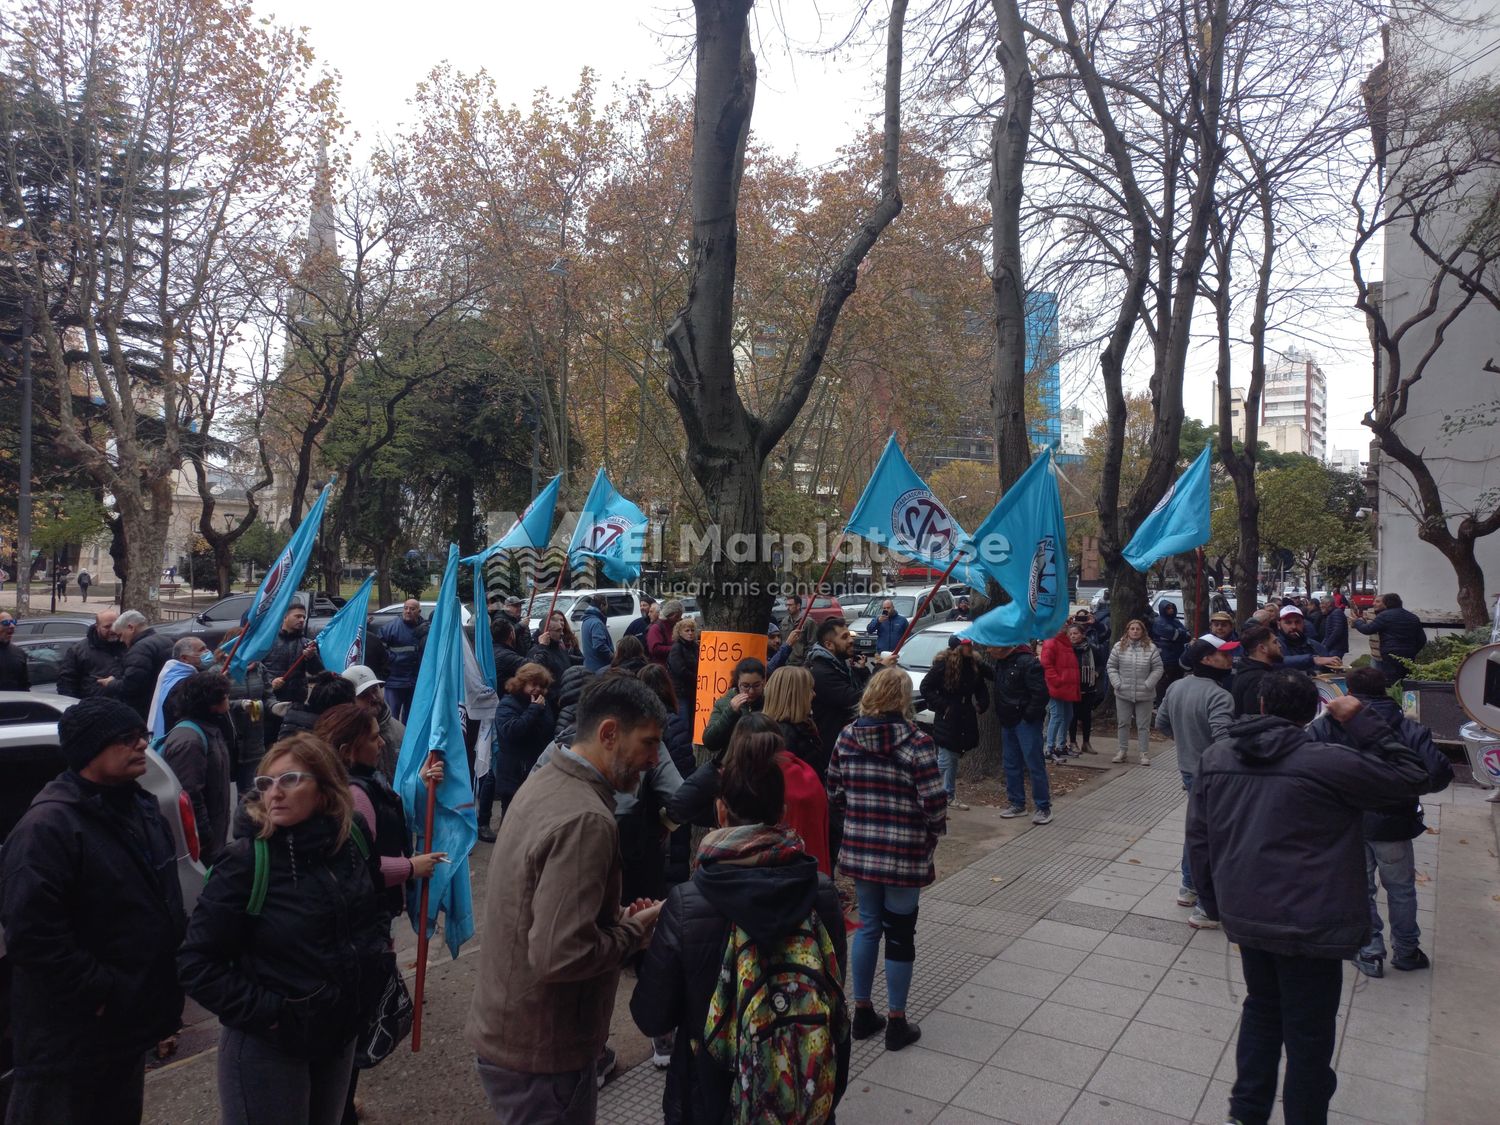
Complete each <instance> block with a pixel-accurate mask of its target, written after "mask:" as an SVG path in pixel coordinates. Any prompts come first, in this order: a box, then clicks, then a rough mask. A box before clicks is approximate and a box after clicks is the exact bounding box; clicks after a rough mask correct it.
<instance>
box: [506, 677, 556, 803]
mask: <svg viewBox="0 0 1500 1125" xmlns="http://www.w3.org/2000/svg"><path fill="white" fill-rule="evenodd" d="M556 729H557V716H556V715H555V714H554V713H553V710H552V707H551V705H550V704H548V703H547V702H545V701H543V702H541V703H532V702H531V696H529V695H527V694H526V693H525V692H512V693H510V694H508V695H502V696H501V697H500V706H499V708H498V710H496V712H495V748H496V751H497V753H496V755H495V765H494V771H495V792H496V793H498V794H500V795H501V796H502V797H503V798H504V799H505V800H506V801H507V802H508V801H509V800H510V798H511V797H513V796H515V793H516V790H518V789H520V788H521V783H522V782H523V781H525V780H526V775H527V774H529V773H530V772H531V767H532V766H534V765H536V760H537V759H538V758H540V757H541V756H542V751H543V750H545V749H546V748H547V743H549V742H551V741H552V734H553V732H554V731H555V730H556Z"/></svg>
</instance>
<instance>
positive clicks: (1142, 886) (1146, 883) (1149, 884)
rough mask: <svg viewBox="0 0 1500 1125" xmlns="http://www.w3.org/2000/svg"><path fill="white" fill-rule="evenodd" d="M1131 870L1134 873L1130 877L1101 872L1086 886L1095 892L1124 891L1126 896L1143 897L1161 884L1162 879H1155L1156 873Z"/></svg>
mask: <svg viewBox="0 0 1500 1125" xmlns="http://www.w3.org/2000/svg"><path fill="white" fill-rule="evenodd" d="M1129 870H1130V871H1131V872H1132V874H1130V875H1116V874H1114V873H1113V872H1107V871H1101V872H1099V874H1097V875H1095V876H1094V877H1093V878H1092V879H1090V880H1089V881H1088V882H1087V883H1085V884H1084V886H1085V887H1088V888H1089V889H1090V890H1095V891H1123V892H1125V893H1126V894H1135V895H1143V894H1146V893H1147V892H1149V891H1153V890H1155V889H1156V888H1157V886H1159V885H1160V883H1161V880H1160V879H1157V878H1154V877H1153V876H1154V873H1147V872H1143V871H1139V870H1137V869H1136V868H1134V867H1131V868H1130V869H1129Z"/></svg>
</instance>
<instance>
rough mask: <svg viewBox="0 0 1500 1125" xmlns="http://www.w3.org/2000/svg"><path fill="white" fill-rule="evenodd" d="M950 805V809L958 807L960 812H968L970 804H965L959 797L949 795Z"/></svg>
mask: <svg viewBox="0 0 1500 1125" xmlns="http://www.w3.org/2000/svg"><path fill="white" fill-rule="evenodd" d="M948 807H949V808H950V809H957V810H958V811H959V812H968V811H969V806H968V805H966V804H964V803H963V802H962V801H960V800H959V799H958V798H957V797H949V798H948Z"/></svg>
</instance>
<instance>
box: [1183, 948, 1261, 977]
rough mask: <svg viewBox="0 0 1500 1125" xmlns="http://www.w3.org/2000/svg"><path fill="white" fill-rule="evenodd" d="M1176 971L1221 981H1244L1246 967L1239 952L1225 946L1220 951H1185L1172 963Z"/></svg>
mask: <svg viewBox="0 0 1500 1125" xmlns="http://www.w3.org/2000/svg"><path fill="white" fill-rule="evenodd" d="M1172 967H1173V968H1174V969H1179V970H1181V971H1182V972H1185V973H1197V974H1198V975H1200V976H1210V977H1218V978H1219V979H1220V980H1233V981H1242V980H1244V979H1245V970H1244V966H1243V965H1242V964H1241V962H1240V955H1239V951H1238V950H1236V949H1231V948H1229V947H1228V946H1225V947H1224V948H1223V949H1220V950H1212V949H1184V950H1183V951H1182V952H1181V953H1180V954H1179V955H1178V957H1177V960H1176V961H1174V962H1173V963H1172Z"/></svg>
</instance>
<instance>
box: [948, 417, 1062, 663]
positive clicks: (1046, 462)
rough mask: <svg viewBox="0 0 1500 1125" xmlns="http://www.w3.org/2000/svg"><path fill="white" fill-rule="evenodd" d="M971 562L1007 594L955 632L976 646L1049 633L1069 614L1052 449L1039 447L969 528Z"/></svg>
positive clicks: (1022, 640)
mask: <svg viewBox="0 0 1500 1125" xmlns="http://www.w3.org/2000/svg"><path fill="white" fill-rule="evenodd" d="M972 549H973V551H974V555H975V557H974V561H973V563H972V564H971V565H972V566H973V567H975V568H978V569H979V570H982V571H983V572H984V573H986V574H988V575H989V576H990V577H991V578H993V579H994V580H995V581H996V582H998V583H999V584H1000V585H1001V586H1003V587H1004V588H1005V592H1006V593H1007V594H1009V595H1010V596H1011V600H1010V602H1009V603H1007V604H1006V605H1002V606H999V607H997V608H995V609H992V610H990V611H989V612H988V613H986V614H984V615H983V616H981V617H979V618H978V619H977V620H975V622H974V623H973V624H972V625H970V626H969V627H968V628H967V629H965V630H964V631H963V632H962V633H960V634H959V636H961V637H968V638H969V639H970V640H972V641H973V642H974V643H975V644H981V645H1018V644H1026V643H1027V642H1029V641H1031V640H1033V639H1035V638H1037V637H1050V636H1052V635H1053V634H1054V633H1056V632H1057V631H1058V630H1059V629H1061V628H1062V627H1063V623H1064V622H1065V621H1066V620H1067V619H1068V531H1067V525H1066V524H1065V523H1063V510H1062V495H1061V494H1060V493H1059V492H1058V490H1057V473H1056V470H1055V469H1054V468H1053V466H1052V448H1051V447H1050V446H1049V447H1048V448H1046V449H1044V450H1042V452H1041V453H1040V454H1039V455H1038V456H1037V458H1036V460H1034V461H1033V462H1032V463H1031V467H1030V468H1028V469H1027V470H1026V471H1025V472H1024V473H1022V474H1021V479H1020V480H1018V481H1016V483H1015V484H1013V485H1011V486H1010V488H1009V489H1008V490H1007V491H1006V493H1005V495H1004V496H1002V497H1000V503H998V504H996V505H995V509H994V511H992V512H990V514H989V515H988V516H986V517H985V520H984V522H983V523H982V524H980V525H979V527H978V529H977V530H976V531H975V532H974V536H973V541H972Z"/></svg>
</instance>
